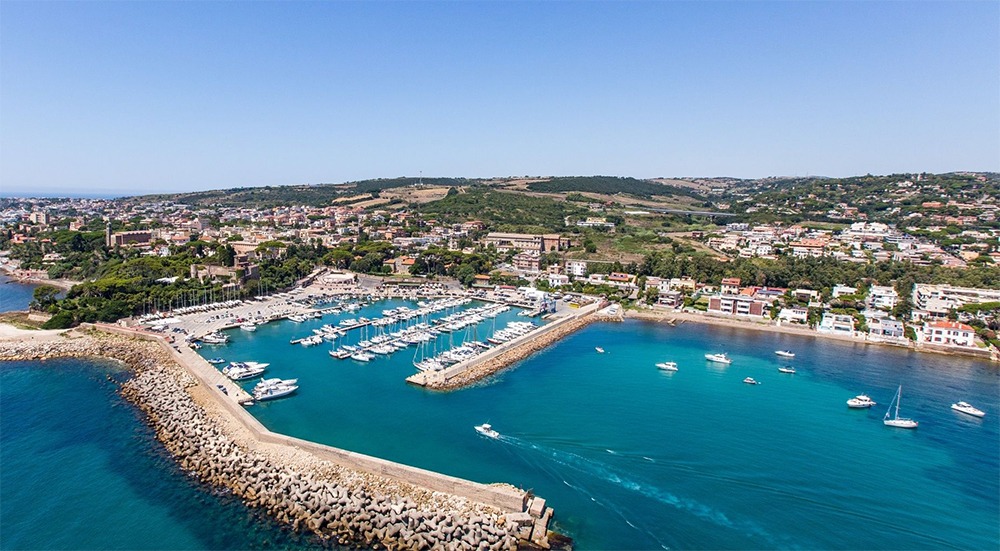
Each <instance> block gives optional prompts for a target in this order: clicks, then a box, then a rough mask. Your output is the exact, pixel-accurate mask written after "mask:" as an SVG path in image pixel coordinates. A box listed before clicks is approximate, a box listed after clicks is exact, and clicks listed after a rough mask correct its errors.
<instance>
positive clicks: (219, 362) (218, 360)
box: [205, 358, 226, 365]
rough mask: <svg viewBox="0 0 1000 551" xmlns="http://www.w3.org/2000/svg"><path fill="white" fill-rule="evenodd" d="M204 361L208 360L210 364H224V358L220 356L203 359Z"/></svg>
mask: <svg viewBox="0 0 1000 551" xmlns="http://www.w3.org/2000/svg"><path fill="white" fill-rule="evenodd" d="M205 361H206V362H208V363H210V364H212V365H218V364H224V363H226V360H223V359H222V358H212V359H210V360H205Z"/></svg>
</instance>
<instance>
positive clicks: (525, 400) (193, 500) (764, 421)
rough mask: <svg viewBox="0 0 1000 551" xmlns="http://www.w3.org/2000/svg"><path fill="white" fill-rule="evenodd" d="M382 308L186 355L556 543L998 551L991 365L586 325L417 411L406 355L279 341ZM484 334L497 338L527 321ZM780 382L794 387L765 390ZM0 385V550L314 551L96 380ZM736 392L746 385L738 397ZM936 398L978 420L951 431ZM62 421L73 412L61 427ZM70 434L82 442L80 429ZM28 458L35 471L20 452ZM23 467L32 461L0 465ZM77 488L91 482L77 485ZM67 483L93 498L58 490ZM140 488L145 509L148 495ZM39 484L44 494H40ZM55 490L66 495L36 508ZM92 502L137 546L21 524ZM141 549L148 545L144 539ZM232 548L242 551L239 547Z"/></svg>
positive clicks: (48, 378) (21, 367) (763, 338)
mask: <svg viewBox="0 0 1000 551" xmlns="http://www.w3.org/2000/svg"><path fill="white" fill-rule="evenodd" d="M400 304H408V303H405V302H399V301H394V302H388V303H379V304H377V305H373V306H371V307H369V308H367V309H365V310H362V311H360V312H356V313H353V314H343V315H339V316H326V317H325V318H324V319H322V320H312V321H308V322H306V323H302V324H295V323H292V322H288V321H284V322H280V323H272V324H269V325H267V326H262V327H260V328H259V329H258V330H257V331H256V332H253V333H247V332H243V331H240V330H238V329H237V330H232V331H230V335H231V336H232V338H233V342H232V343H231V344H229V345H226V346H219V347H205V348H204V349H202V351H201V352H202V354H203V355H204V356H205V357H215V356H221V357H224V358H226V360H227V361H232V360H256V361H264V362H270V363H271V367H270V368H269V369H268V373H267V374H268V376H273V377H284V378H288V377H298V378H299V379H300V385H301V388H300V390H299V391H298V393H297V394H296V395H294V396H292V397H289V398H286V399H281V400H276V401H273V402H268V403H264V404H258V405H256V406H253V407H251V408H250V410H249V411H251V412H252V413H253V414H254V415H255V416H256V417H257V418H258V419H260V420H261V422H263V423H264V424H265V425H267V426H268V427H269V428H271V429H272V430H275V431H279V432H284V433H287V434H291V435H294V436H298V437H302V438H308V439H311V440H315V441H318V442H323V443H327V444H330V445H334V446H338V447H343V448H347V449H351V450H355V451H359V452H362V453H368V454H372V455H377V456H379V457H384V458H387V459H391V460H395V461H400V462H403V463H408V464H411V465H415V466H418V467H422V468H427V469H433V470H437V471H441V472H444V473H447V474H451V475H455V476H461V477H465V478H469V479H472V480H477V481H480V482H509V483H512V484H514V485H517V486H519V487H522V488H525V489H531V490H532V491H534V492H535V493H537V494H538V495H540V496H543V497H545V498H546V499H547V500H548V503H549V504H550V505H551V506H552V507H554V508H555V511H556V522H555V526H554V527H555V528H556V529H558V530H560V531H563V532H565V533H567V534H568V535H570V536H571V537H573V538H574V539H575V540H576V546H577V548H578V549H658V548H682V549H683V548H688V549H766V548H806V549H859V548H864V549H942V548H962V549H996V548H998V547H1000V520H998V519H1000V454H998V449H1000V423H998V420H1000V419H998V416H1000V375H998V370H997V366H995V365H993V364H990V363H988V362H984V361H978V360H972V359H965V358H955V357H950V356H942V355H935V354H922V353H920V354H918V353H914V352H910V351H906V350H900V349H895V348H888V347H875V346H865V345H860V344H852V343H843V342H838V341H826V340H820V339H814V338H810V337H799V336H790V335H779V334H771V333H763V332H756V331H750V330H740V329H732V328H725V327H714V326H708V325H701V324H693V323H687V324H682V325H680V326H678V327H673V328H672V327H668V326H665V325H663V324H653V323H646V322H638V321H628V322H626V323H620V324H595V325H591V326H589V327H588V328H586V329H584V330H582V331H580V332H578V333H576V334H574V335H571V336H570V337H568V338H566V339H564V340H563V341H562V342H560V343H558V344H557V345H555V346H553V347H550V348H548V349H547V350H545V351H543V352H541V353H538V354H536V355H534V356H532V357H531V358H529V359H527V360H525V361H523V362H521V363H520V364H519V365H518V366H517V367H516V368H515V369H510V370H507V371H505V372H503V373H501V374H499V375H498V376H496V377H494V378H492V379H490V380H488V381H485V382H483V383H481V384H479V385H477V386H475V387H473V388H469V389H465V390H461V391H457V392H449V393H437V392H431V391H426V390H423V389H421V388H417V387H413V386H410V385H407V384H406V383H405V382H404V381H403V379H404V378H405V377H406V376H407V375H409V374H411V373H413V372H414V369H413V367H412V363H411V362H412V360H413V355H414V351H413V349H412V348H411V349H410V350H404V351H401V352H399V353H397V354H395V355H394V356H392V357H390V358H384V357H380V358H377V359H376V360H374V361H372V362H370V363H367V364H363V363H358V362H354V361H351V360H336V359H333V358H330V357H329V355H328V354H327V351H328V350H329V349H330V345H329V344H325V345H319V346H316V347H311V348H303V347H301V346H297V345H294V346H293V345H289V344H288V341H289V340H290V339H292V338H297V337H302V336H306V335H308V334H310V331H309V330H310V329H311V328H314V327H318V326H319V325H321V324H323V323H331V322H333V323H335V322H336V321H337V320H339V319H342V318H345V317H357V316H359V315H364V316H367V317H373V316H377V315H379V312H380V311H381V310H382V309H384V308H390V307H395V306H397V305H400ZM505 316H507V317H506V318H505V319H500V320H498V322H497V326H498V327H499V326H500V325H501V324H502V323H503V322H504V321H506V320H507V319H518V320H523V319H525V318H518V317H516V315H515V313H514V312H509V313H507V314H505ZM490 328H491V327H488V326H487V325H485V324H481V325H480V328H479V334H478V335H477V338H478V339H479V340H484V338H485V336H486V335H485V332H486V331H488V330H489V329H490ZM356 338H357V337H355V336H353V335H352V336H349V337H347V342H352V340H356ZM444 338H447V337H444ZM454 338H456V339H459V338H460V337H459V335H455V337H454ZM595 346H600V347H603V348H604V349H605V350H606V353H604V354H599V353H597V352H596V351H595ZM786 348H787V349H791V350H793V351H794V352H796V354H797V356H796V357H795V358H794V360H792V361H790V362H789V361H787V360H781V359H780V358H778V357H777V356H775V355H774V350H776V349H786ZM707 352H727V353H729V355H730V356H731V357H732V358H733V364H732V365H730V366H728V367H722V366H719V365H716V364H710V363H707V362H706V361H705V360H704V354H705V353H707ZM660 361H676V362H677V363H678V365H679V371H677V372H674V373H665V372H661V371H660V370H658V369H657V368H656V367H655V366H654V364H655V363H656V362H660ZM786 363H788V364H791V365H794V366H795V367H796V369H797V370H798V372H797V373H796V374H794V375H788V374H782V373H779V372H778V371H777V367H778V366H779V365H783V364H786ZM0 368H2V371H0V375H2V377H3V379H2V380H0V404H2V407H3V409H2V416H0V423H2V425H0V436H2V437H3V440H2V444H3V446H2V454H3V455H2V473H3V479H2V485H0V492H2V493H0V498H2V504H0V505H2V506H0V512H2V514H3V519H2V520H3V531H2V533H0V538H2V542H0V544H2V545H0V547H3V548H5V549H7V548H26V547H46V548H114V547H120V548H123V547H150V548H151V547H157V548H184V549H194V548H204V549H209V548H212V549H214V548H217V547H240V546H241V545H242V546H243V547H263V546H277V547H298V546H309V545H316V542H313V541H311V540H309V539H308V538H303V537H299V536H295V535H293V534H288V533H287V532H286V531H283V530H281V529H279V528H278V527H275V526H273V525H271V524H269V523H267V522H266V520H264V519H261V518H260V516H259V515H256V514H254V513H253V512H252V511H247V510H245V509H243V507H242V505H240V504H239V503H238V502H234V501H235V500H232V499H231V498H229V497H228V496H215V495H213V494H212V493H211V492H207V491H206V490H205V489H204V488H203V487H201V486H200V485H199V484H197V483H195V482H193V481H191V480H190V479H188V478H187V477H185V476H184V475H183V474H182V473H180V472H178V471H177V469H176V468H175V467H173V465H172V464H171V462H170V461H168V460H167V459H166V458H165V457H164V456H163V452H162V450H161V449H160V448H159V447H158V446H157V444H156V442H155V441H154V440H153V439H152V437H151V435H149V434H148V430H147V429H146V428H145V427H143V426H142V425H141V423H139V422H138V421H137V415H136V413H135V412H134V411H133V410H132V408H130V407H128V406H126V405H124V404H122V403H121V402H120V400H119V399H117V397H116V396H115V395H114V392H113V386H112V385H111V383H110V382H107V381H106V380H105V379H104V373H106V372H107V370H108V369H109V368H108V367H107V366H98V365H93V364H89V363H86V362H79V361H66V362H62V363H57V362H49V363H47V364H40V363H38V362H35V363H30V362H29V363H19V364H6V365H2V366H0ZM115 376H118V375H115ZM746 376H752V377H754V378H755V379H756V380H758V381H760V382H761V383H762V384H760V385H756V386H751V385H746V384H743V383H742V380H743V378H744V377H746ZM900 384H901V385H902V386H903V399H902V414H903V415H905V416H909V417H913V418H915V419H917V420H918V421H920V428H919V429H917V430H915V431H905V430H901V429H891V428H887V427H884V426H883V425H882V423H881V417H882V415H883V414H884V413H885V409H886V407H888V405H889V401H890V399H891V398H892V395H893V393H894V392H895V390H896V387H897V386H898V385H900ZM39 389H42V390H39ZM862 392H867V393H868V394H870V395H871V396H872V397H873V398H874V399H875V400H876V401H877V402H879V405H877V406H875V407H874V408H872V409H871V410H850V409H848V408H847V407H846V405H845V403H844V402H845V401H846V400H847V399H848V398H850V397H852V396H854V395H855V394H859V393H862ZM67 396H72V397H73V398H72V400H71V401H69V402H68V401H67V400H66V397H67ZM958 400H965V401H968V402H971V403H972V404H974V405H976V406H978V407H979V408H980V409H983V410H985V411H986V412H987V416H986V417H985V418H984V419H975V418H971V417H967V416H963V415H961V414H958V413H955V412H953V411H951V410H950V409H949V405H950V404H951V403H952V402H955V401H958ZM67 407H72V408H73V409H74V410H77V411H86V412H87V415H85V416H75V417H74V418H73V419H70V420H69V421H70V423H67V419H66V408H67ZM22 419H31V423H30V424H21V421H22ZM483 422H490V423H492V424H493V426H494V428H496V429H497V430H499V431H500V432H501V434H502V435H503V436H502V438H501V439H500V440H499V441H497V440H490V439H486V438H483V437H480V436H478V435H477V434H476V433H475V432H474V431H473V429H472V427H473V425H476V424H479V423H483ZM91 425H97V426H99V427H101V429H100V430H94V429H91V430H87V428H88V427H90V426H91ZM116 441H123V442H119V443H118V444H116V443H115V442H116ZM30 443H34V444H33V445H35V444H36V445H37V446H38V449H39V450H41V451H33V450H32V449H31V448H27V447H26V446H27V445H28V444H30ZM28 451H31V452H32V455H34V456H36V457H37V459H34V460H31V461H28V460H23V461H19V460H17V459H16V458H20V457H22V456H27V455H26V454H27V452H28ZM56 452H58V453H56ZM95 457H96V458H103V459H94V458H95ZM81 461H82V463H81ZM83 473H87V475H88V476H90V475H91V474H93V475H95V476H97V479H96V480H97V481H98V482H88V483H83V482H76V481H78V480H79V478H80V477H81V476H82V474H83ZM67 484H68V485H69V486H68V487H65V488H64V487H61V486H63V485H67ZM77 484H96V485H98V486H99V487H100V488H101V491H100V492H91V493H90V494H89V495H88V494H86V493H84V492H78V491H77V492H76V493H72V492H74V490H73V485H77ZM147 484H152V485H153V486H154V488H153V490H155V491H149V492H147V491H146V490H147V487H146V486H147ZM46 485H53V486H57V488H54V490H55V491H54V492H46V491H45V488H46ZM53 494H56V495H58V494H64V495H72V496H73V499H72V500H61V499H60V498H58V497H50V498H49V499H40V496H52V495H53ZM175 494H176V495H175ZM176 496H182V497H176ZM184 496H186V497H184ZM112 499H114V500H116V501H115V503H116V504H118V508H119V509H122V510H124V509H129V510H130V513H131V512H132V511H134V512H135V513H136V516H137V517H141V518H142V519H144V520H143V522H145V525H144V527H143V529H142V530H141V531H138V530H137V531H136V533H134V534H133V536H131V537H129V536H122V537H121V538H120V539H118V540H109V541H107V542H104V543H102V542H100V537H99V536H100V535H101V533H102V532H105V531H106V529H105V530H101V529H99V528H94V529H93V530H91V529H90V527H89V526H90V524H89V522H93V521H87V522H82V523H81V524H80V527H79V528H78V529H76V530H73V531H69V532H71V533H78V532H80V531H83V532H86V533H87V535H88V537H91V538H92V539H88V540H84V541H86V542H87V543H86V544H81V543H79V542H71V541H69V540H70V539H71V538H72V537H79V536H67V537H66V538H65V539H59V538H57V537H56V536H55V535H53V534H51V533H47V532H45V530H46V529H47V528H46V527H45V526H41V524H42V523H44V522H45V521H44V519H47V518H61V519H63V522H65V519H67V518H70V519H72V520H73V522H76V521H77V516H82V515H84V514H85V513H89V512H90V511H91V510H95V511H100V510H101V507H102V506H103V505H102V503H103V502H104V501H108V500H112ZM90 500H94V502H93V503H91V502H90ZM66 503H68V504H66ZM28 511H31V514H30V515H29V513H28ZM217 519H218V520H217ZM117 524H123V525H128V522H127V521H122V522H119V523H117ZM98 526H99V525H98ZM206 526H208V527H214V529H216V530H224V531H227V533H230V532H235V533H236V534H235V535H229V536H226V537H222V538H221V540H224V541H231V540H233V539H237V540H238V541H239V543H237V544H233V545H231V546H230V545H226V544H224V543H219V541H220V540H213V539H211V538H212V537H214V533H213V531H212V530H211V529H209V528H207V527H206ZM230 526H235V527H236V528H235V530H232V531H230V530H228V527H230ZM39 532H41V533H39ZM154 533H156V534H160V533H162V534H163V535H158V536H157V541H155V542H154V541H150V540H149V537H148V535H149V534H154ZM247 533H249V534H252V535H253V536H252V537H251V536H247V538H248V539H244V540H239V537H240V536H239V534H247ZM105 537H110V535H108V534H105ZM33 538H34V539H33ZM131 538H137V539H131ZM144 542H146V543H148V545H144ZM262 542H267V544H264V543H262Z"/></svg>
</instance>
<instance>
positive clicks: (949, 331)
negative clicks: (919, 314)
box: [920, 321, 976, 347]
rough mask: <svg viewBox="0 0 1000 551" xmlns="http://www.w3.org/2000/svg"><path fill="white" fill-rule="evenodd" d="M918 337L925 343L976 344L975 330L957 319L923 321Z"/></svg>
mask: <svg viewBox="0 0 1000 551" xmlns="http://www.w3.org/2000/svg"><path fill="white" fill-rule="evenodd" d="M920 337H921V340H922V341H923V342H925V343H927V344H937V345H944V346H964V347H975V346H976V343H975V337H976V330H975V329H973V328H972V327H970V326H968V325H966V324H964V323H959V322H957V321H925V322H924V329H923V331H922V332H921V335H920Z"/></svg>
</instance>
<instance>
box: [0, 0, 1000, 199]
mask: <svg viewBox="0 0 1000 551" xmlns="http://www.w3.org/2000/svg"><path fill="white" fill-rule="evenodd" d="M953 170H992V171H998V170H1000V3H998V2H993V1H984V2H885V3H882V2H734V3H727V2H544V3H536V2H384V3H376V2H205V3H199V2H162V3H158V2H112V3H99V2H71V3H62V2H34V1H31V2H14V1H8V0H4V1H3V2H0V195H4V194H9V193H23V192H25V191H31V192H38V193H43V192H48V193H55V192H66V191H75V192H77V193H95V192H105V191H107V192H130V193H147V192H168V191H187V190H200V189H218V188H228V187H236V186H259V185H284V184H300V183H324V182H326V183H336V182H344V181H350V180H357V179H364V178H377V177H387V178H389V177H396V176H416V175H418V174H419V173H423V175H425V176H468V177H489V176H507V175H526V174H528V175H591V174H604V175H619V176H635V177H640V178H646V177H661V176H664V177H669V176H738V177H762V176H771V175H809V174H812V175H827V176H850V175H856V174H865V173H873V174H887V173H893V172H916V171H927V172H947V171H953Z"/></svg>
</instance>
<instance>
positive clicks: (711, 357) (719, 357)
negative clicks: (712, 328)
mask: <svg viewBox="0 0 1000 551" xmlns="http://www.w3.org/2000/svg"><path fill="white" fill-rule="evenodd" d="M705 359H706V360H708V361H710V362H715V363H720V364H726V365H729V364H731V363H733V360H730V359H729V356H727V355H726V354H725V353H724V352H723V353H722V354H705Z"/></svg>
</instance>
